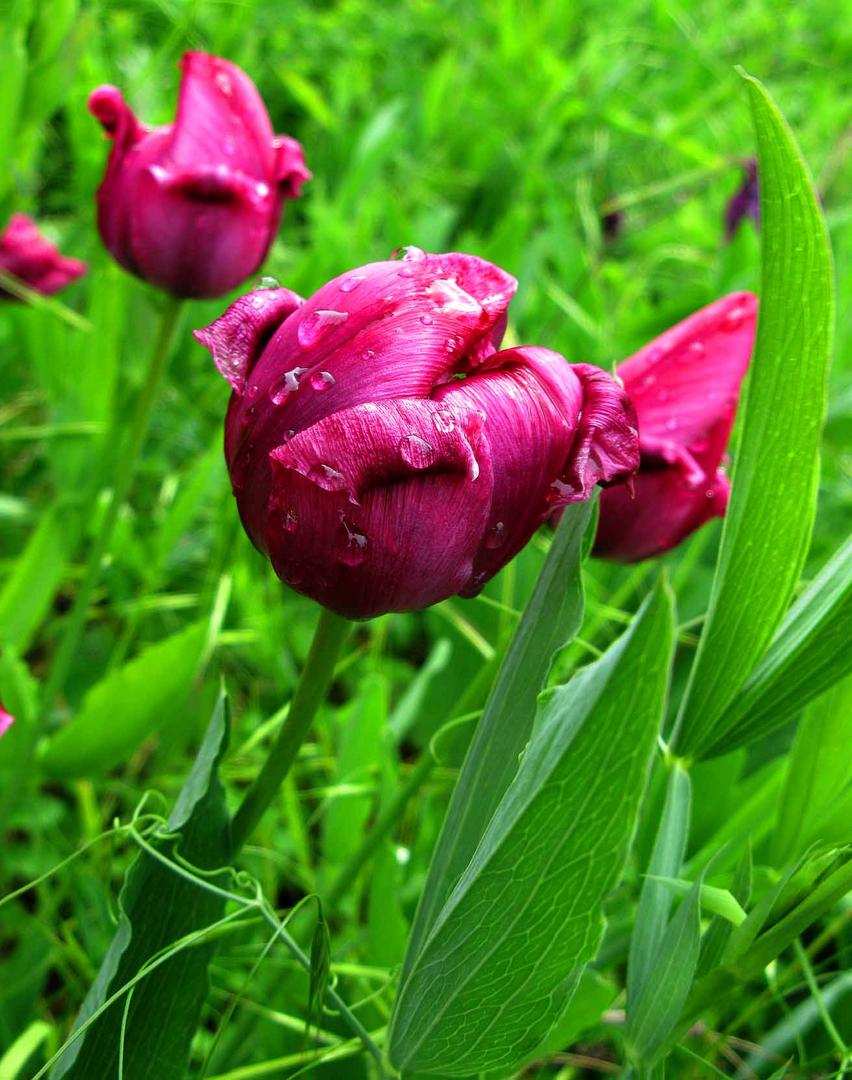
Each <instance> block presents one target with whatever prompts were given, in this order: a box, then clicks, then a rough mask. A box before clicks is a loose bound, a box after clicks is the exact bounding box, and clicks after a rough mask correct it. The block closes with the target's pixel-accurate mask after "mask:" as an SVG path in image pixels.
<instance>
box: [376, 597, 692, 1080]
mask: <svg viewBox="0 0 852 1080" xmlns="http://www.w3.org/2000/svg"><path fill="white" fill-rule="evenodd" d="M673 629H674V628H673V610H672V598H671V593H670V591H669V589H668V587H667V586H666V585H665V583H664V582H663V581H661V582H659V583H658V585H657V587H656V588H655V590H654V591H653V593H651V595H650V596H649V597H648V599H647V601H646V602H645V603H644V604H643V606H642V608H641V609H640V611H639V613H638V615H637V616H636V618H635V619H634V621H633V624H632V625H631V627H630V629H629V630H627V631H626V633H624V634H623V635H622V637H621V638H619V640H618V641H617V642H616V643H615V645H613V646H612V647H611V648H610V649H609V650H608V651H607V653H606V654H605V655H604V656H603V657H602V658H601V659H600V660H598V661H596V662H595V663H593V664H589V665H588V666H587V667H585V668H583V669H582V670H580V671H579V672H578V673H577V674H576V675H575V676H574V677H573V678H572V679H571V681H570V682H569V683H567V684H566V685H564V686H558V687H555V688H553V689H550V690H547V691H545V692H544V693H543V694H541V695H540V697H539V708H538V712H537V715H536V720H535V724H534V726H533V729H532V732H531V735H530V738H529V744H528V746H527V748H526V751H525V752H524V754H523V757H522V759H521V762H520V765H519V766H518V769H517V773H516V775H515V777H514V778H513V780H512V782H511V783H510V785H509V787H508V788H507V789H506V791H505V794H504V796H503V798H502V800H501V802H500V804H499V805H498V807H497V808H496V810H495V812H494V814H493V815H492V817H491V819H490V821H489V823H488V826H487V828H486V830H485V832H484V835H483V836H482V838H481V841H480V843H479V844H478V846H477V847H476V849H475V851H474V853H473V855H472V857H471V859H470V860H469V863H468V865H467V867H466V869H465V870H464V872H463V873H462V875H461V877H460V878H459V880H458V881H457V883H456V884H455V886H454V888H453V889H452V891H451V893H450V896H449V897H448V899H447V901H446V902H445V904H444V905H443V906H442V908H441V910H440V911H439V913H438V916H437V918H436V919H435V921H434V922H433V924H432V926H431V928H430V929H429V932H428V935H427V936H426V938H425V939H424V942H423V945H422V946H421V948H420V950H419V951H418V952H417V954H416V955H415V957H414V959H413V961H411V962H410V964H409V968H408V973H407V977H406V975H405V974H404V975H403V980H402V982H401V983H400V989H399V993H398V996H397V1001H396V1005H395V1009H394V1015H393V1019H392V1021H391V1029H390V1035H389V1040H390V1050H389V1053H390V1057H391V1060H392V1061H393V1062H394V1063H395V1064H396V1065H397V1066H399V1067H401V1068H402V1069H404V1070H415V1071H418V1072H420V1071H422V1072H426V1073H433V1072H434V1073H440V1074H447V1075H451V1076H470V1075H471V1074H473V1073H478V1072H491V1071H496V1070H501V1072H500V1075H508V1071H509V1070H511V1068H512V1067H514V1066H518V1065H521V1064H524V1063H525V1062H526V1061H528V1060H529V1055H530V1054H531V1053H533V1052H534V1051H535V1049H536V1047H537V1046H538V1045H539V1044H540V1042H541V1040H542V1039H543V1038H544V1037H545V1036H546V1035H547V1033H548V1031H549V1030H550V1028H551V1027H552V1026H553V1024H554V1023H555V1022H556V1020H557V1019H558V1018H559V1017H560V1016H561V1015H562V1014H563V1012H564V1010H565V1007H566V1006H567V1004H568V1001H569V1000H570V999H571V997H572V995H573V993H574V990H575V989H576V986H577V980H578V979H579V975H580V972H581V971H582V968H583V965H584V964H586V963H588V962H589V961H590V960H591V959H592V958H593V957H594V956H595V954H596V952H597V949H598V946H599V943H600V939H601V936H602V934H603V929H604V919H603V910H602V909H603V903H604V900H605V898H606V897H607V895H608V894H609V893H610V891H611V890H612V889H613V887H614V886H615V884H616V883H617V881H618V879H619V878H620V876H621V874H622V872H623V869H624V864H625V862H626V859H627V855H628V851H629V847H630V843H631V840H632V837H633V833H634V831H635V826H636V818H637V816H638V810H639V804H640V801H641V798H642V793H643V791H644V788H645V781H646V778H647V774H648V767H649V765H650V761H651V757H652V755H653V753H654V750H655V747H656V744H657V739H658V737H659V729H660V723H661V720H662V715H663V709H664V706H665V698H666V694H667V689H668V681H669V668H670V663H671V655H672V643H673Z"/></svg>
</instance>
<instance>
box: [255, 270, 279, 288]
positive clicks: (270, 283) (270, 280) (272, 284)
mask: <svg viewBox="0 0 852 1080" xmlns="http://www.w3.org/2000/svg"><path fill="white" fill-rule="evenodd" d="M280 288H281V282H280V281H279V280H278V278H274V277H272V276H271V275H270V274H264V275H263V277H262V278H261V279H260V281H258V283H257V285H255V287H254V289H255V292H256V291H257V290H258V289H280Z"/></svg>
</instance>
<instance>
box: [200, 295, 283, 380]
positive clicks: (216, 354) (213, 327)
mask: <svg viewBox="0 0 852 1080" xmlns="http://www.w3.org/2000/svg"><path fill="white" fill-rule="evenodd" d="M303 303H304V300H303V299H302V298H301V296H299V295H298V294H297V293H294V292H292V291H291V290H290V289H255V290H254V291H253V292H250V293H246V294H245V296H241V297H239V299H237V300H235V301H234V303H233V304H231V305H230V306H229V307H228V309H227V310H226V311H225V313H224V314H223V315H220V316H219V318H218V319H215V320H214V321H213V322H212V323H210V325H209V326H205V327H202V328H201V329H199V330H193V332H192V336H193V337H194V338H195V340H196V341H198V342H200V343H201V344H202V345H203V346H204V347H205V349H209V350H210V352H211V354H212V356H213V362H214V363H215V365H216V367H217V368H218V369H219V371H220V372H221V374H222V375H224V377H225V378H226V379H227V380H228V382H229V383H230V384H231V386H232V387H233V388H234V391H235V393H237V394H242V393H243V392H244V390H245V384H246V378H247V376H248V374H249V372H250V371H251V369H252V367H253V366H254V364H255V362H256V361H257V358H258V357H259V356H260V354H261V353H262V352H263V349H264V347H265V346H266V343H267V342H268V341H269V339H270V338H271V337H272V335H273V334H274V333H275V331H276V330H277V329H278V327H279V326H280V325H281V323H282V322H283V321H284V320H285V319H287V318H289V316H290V315H292V314H293V312H294V311H296V310H297V309H298V308H299V307H301V305H302V304H303Z"/></svg>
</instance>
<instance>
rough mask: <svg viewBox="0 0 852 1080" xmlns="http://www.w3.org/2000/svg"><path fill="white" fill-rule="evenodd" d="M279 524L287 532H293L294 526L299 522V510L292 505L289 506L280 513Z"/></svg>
mask: <svg viewBox="0 0 852 1080" xmlns="http://www.w3.org/2000/svg"><path fill="white" fill-rule="evenodd" d="M281 524H282V525H283V526H284V528H285V529H286V530H287V532H295V531H296V527H297V526H298V524H299V512H298V510H296V509H295V508H294V507H292V506H291V507H289V509H287V510H285V511H284V513H283V514H282V515H281Z"/></svg>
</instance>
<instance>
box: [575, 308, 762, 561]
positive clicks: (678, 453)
mask: <svg viewBox="0 0 852 1080" xmlns="http://www.w3.org/2000/svg"><path fill="white" fill-rule="evenodd" d="M756 321H757V297H756V296H753V295H752V294H751V293H747V292H741V293H732V294H731V295H730V296H725V297H723V298H722V299H721V300H717V301H716V303H714V304H710V305H709V306H708V307H705V308H701V310H700V311H696V312H695V314H694V315H690V316H689V318H688V319H684V320H683V322H680V323H678V324H677V326H673V327H672V328H671V330H667V331H666V332H665V333H664V334H662V335H661V336H660V337H658V338H656V339H655V340H654V341H652V342H651V343H650V345H646V346H645V348H644V349H640V350H639V352H638V353H636V354H635V355H634V356H631V357H630V359H629V360H625V361H624V363H623V364H619V366H618V368H617V369H616V373H617V375H618V376H619V378H620V379H621V380H622V381H623V383H624V389H625V390H626V391H627V393H628V394H629V395H630V399H631V401H632V402H633V404H634V405H635V406H636V414H637V416H638V418H639V448H640V450H641V454H642V461H641V464H640V466H639V472H638V473H637V475H636V476H635V477H634V479H633V484H632V491H629V490H628V489H627V488H626V487H622V488H617V489H616V488H613V489H611V490H609V491H604V492H603V494H602V495H601V512H600V521H599V524H598V533H597V537H596V539H595V546H594V554H595V555H598V556H600V557H602V558H606V559H615V560H618V561H620V562H635V561H637V560H639V559H647V558H650V557H651V556H653V555H661V554H663V552H666V551H669V550H670V549H671V548H673V547H675V546H676V545H677V544H679V543H680V542H681V541H682V540H685V539H686V537H687V536H689V535H690V534H691V533H693V532H694V531H695V530H696V529H697V528H698V527H699V526H700V525H703V524H704V522H705V521H709V520H710V518H713V517H721V516H722V515H723V514H724V513H725V509H726V507H727V505H728V493H729V490H730V483H729V481H728V478H727V476H726V475H725V472H724V470H723V468H722V462H723V460H724V456H725V450H726V448H727V445H728V439H729V438H730V435H731V428H732V427H733V424H734V416H735V414H736V409H737V401H738V398H739V392H740V384H741V383H742V380H743V377H744V375H745V373H746V370H747V369H748V365H749V361H750V360H751V352H752V346H753V344H754V333H755V323H756Z"/></svg>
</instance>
